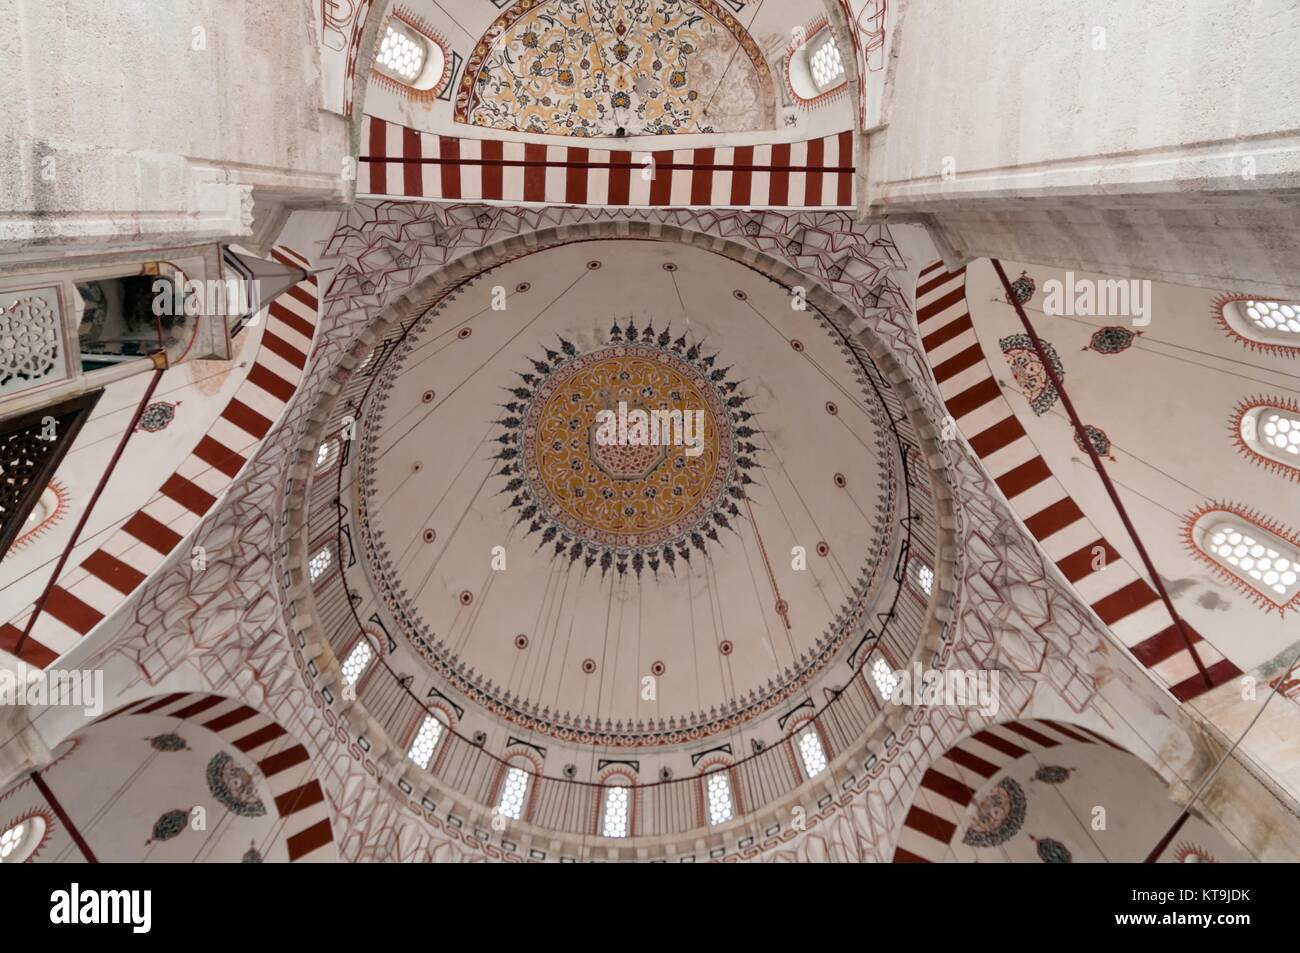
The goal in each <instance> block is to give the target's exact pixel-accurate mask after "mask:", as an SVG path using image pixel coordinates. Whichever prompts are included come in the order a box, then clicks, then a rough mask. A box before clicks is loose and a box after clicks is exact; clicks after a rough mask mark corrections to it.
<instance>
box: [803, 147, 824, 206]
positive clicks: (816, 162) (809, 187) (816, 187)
mask: <svg viewBox="0 0 1300 953" xmlns="http://www.w3.org/2000/svg"><path fill="white" fill-rule="evenodd" d="M825 161H826V140H825V139H811V140H809V142H808V172H807V173H805V175H804V186H803V204H804V205H821V204H822V173H821V172H820V171H814V168H815V167H816V166H820V165H822V164H823V163H824V162H825Z"/></svg>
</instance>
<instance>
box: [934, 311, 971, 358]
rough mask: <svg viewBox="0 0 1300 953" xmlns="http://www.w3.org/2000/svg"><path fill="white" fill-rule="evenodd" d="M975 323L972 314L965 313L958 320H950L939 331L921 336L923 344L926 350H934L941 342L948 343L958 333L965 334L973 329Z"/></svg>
mask: <svg viewBox="0 0 1300 953" xmlns="http://www.w3.org/2000/svg"><path fill="white" fill-rule="evenodd" d="M973 327H974V325H973V324H971V320H970V315H969V314H963V315H962V316H961V317H960V318H957V319H956V320H953V321H949V322H948V323H947V324H945V325H944V326H943V327H941V328H940V329H939V330H937V331H931V332H930V333H929V334H927V335H926V336H925V337H923V338H921V346H922V347H923V348H925V350H926V352H927V353H928V352H930V351H933V350H934V349H935V348H937V347H938V346H939V345H941V344H947V343H948V342H949V341H951V340H952V339H953V338H955V337H957V336H958V335H961V334H965V333H966V332H967V331H969V330H971V328H973Z"/></svg>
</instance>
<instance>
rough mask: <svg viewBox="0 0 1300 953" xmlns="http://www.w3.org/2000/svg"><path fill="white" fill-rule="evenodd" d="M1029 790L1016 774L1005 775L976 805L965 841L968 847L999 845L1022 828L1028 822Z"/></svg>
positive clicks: (963, 841)
mask: <svg viewBox="0 0 1300 953" xmlns="http://www.w3.org/2000/svg"><path fill="white" fill-rule="evenodd" d="M1025 807H1026V801H1025V792H1024V789H1023V788H1022V787H1021V786H1020V785H1019V784H1018V783H1017V782H1016V781H1015V780H1013V779H1012V778H1003V779H1002V780H1001V781H999V782H998V783H997V786H996V787H994V788H993V790H992V791H990V792H989V793H988V795H986V796H985V797H984V798H983V799H982V800H981V801H980V802H979V804H978V805H977V806H976V808H975V819H974V820H973V821H971V823H970V827H968V828H967V829H966V836H965V837H963V838H962V843H963V844H965V845H966V846H968V847H997V846H998V845H999V844H1005V843H1006V842H1007V841H1009V840H1010V839H1011V838H1012V837H1014V836H1015V835H1016V834H1018V833H1019V832H1020V828H1021V827H1022V826H1023V825H1024V823H1025Z"/></svg>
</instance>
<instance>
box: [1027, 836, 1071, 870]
mask: <svg viewBox="0 0 1300 953" xmlns="http://www.w3.org/2000/svg"><path fill="white" fill-rule="evenodd" d="M1034 847H1035V848H1036V849H1037V850H1038V859H1039V860H1041V861H1042V862H1043V863H1045V864H1070V863H1073V862H1074V855H1073V854H1071V853H1070V848H1068V847H1066V846H1065V845H1064V844H1062V843H1061V842H1060V841H1059V840H1053V839H1052V838H1050V837H1036V838H1034Z"/></svg>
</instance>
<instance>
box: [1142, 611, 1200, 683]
mask: <svg viewBox="0 0 1300 953" xmlns="http://www.w3.org/2000/svg"><path fill="white" fill-rule="evenodd" d="M1188 628H1189V630H1190V626H1189V627H1188ZM1192 641H1193V642H1200V641H1202V639H1201V637H1200V635H1197V634H1196V633H1194V632H1193V633H1192ZM1186 648H1187V643H1186V642H1184V641H1183V636H1182V633H1181V632H1179V631H1178V626H1176V625H1172V624H1171V625H1170V626H1169V627H1168V628H1166V629H1163V630H1161V631H1160V632H1157V633H1156V634H1155V635H1153V636H1151V638H1149V639H1143V640H1142V641H1141V642H1139V643H1138V644H1137V645H1134V646H1133V647H1132V648H1130V649H1129V651H1130V652H1132V653H1133V656H1134V657H1135V658H1136V659H1137V660H1138V661H1139V662H1141V663H1142V664H1143V665H1145V666H1146V667H1147V668H1154V667H1155V666H1157V665H1159V664H1160V663H1161V662H1163V661H1165V660H1166V659H1170V658H1173V657H1174V656H1175V655H1177V654H1178V653H1179V652H1182V651H1184V650H1186ZM1201 685H1202V687H1204V685H1205V682H1204V681H1202V682H1201Z"/></svg>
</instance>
